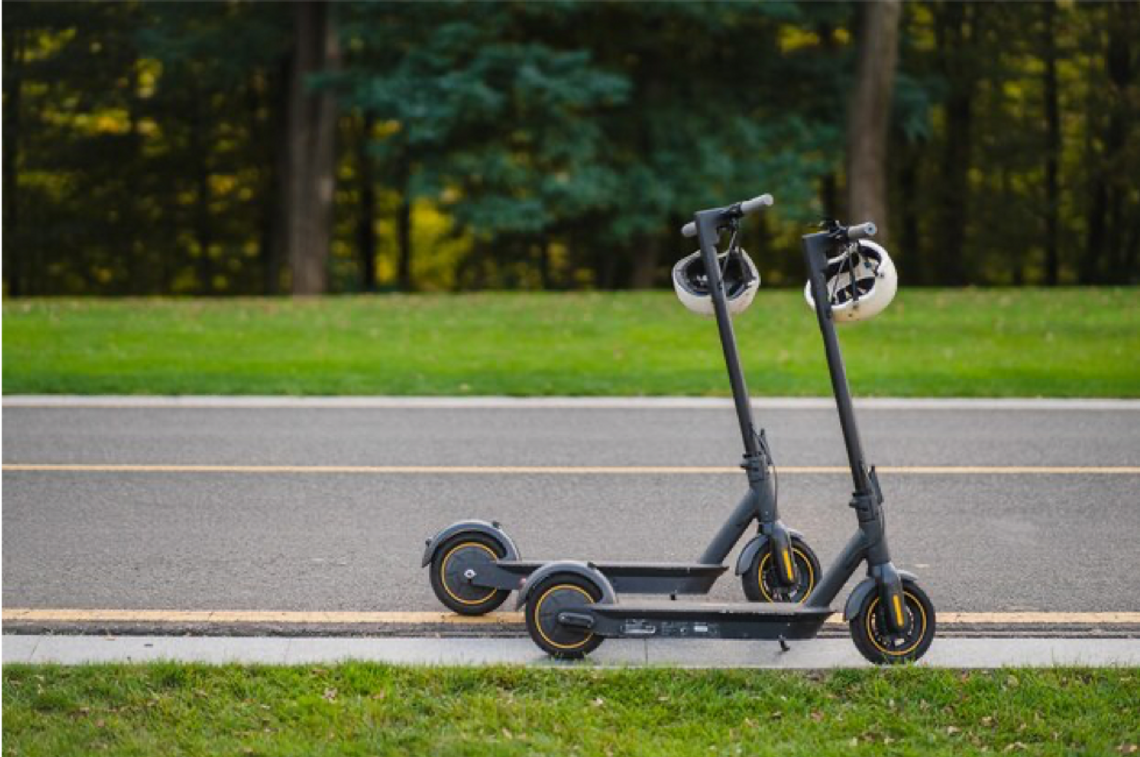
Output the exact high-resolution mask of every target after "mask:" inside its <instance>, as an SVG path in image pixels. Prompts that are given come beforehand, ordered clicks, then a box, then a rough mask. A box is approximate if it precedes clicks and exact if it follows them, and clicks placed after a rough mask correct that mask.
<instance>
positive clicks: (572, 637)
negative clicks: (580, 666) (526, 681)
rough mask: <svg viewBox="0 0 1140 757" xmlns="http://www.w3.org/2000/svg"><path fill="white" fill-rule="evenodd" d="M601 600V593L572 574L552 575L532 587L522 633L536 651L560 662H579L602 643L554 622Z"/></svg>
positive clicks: (589, 633)
mask: <svg viewBox="0 0 1140 757" xmlns="http://www.w3.org/2000/svg"><path fill="white" fill-rule="evenodd" d="M601 599H602V590H601V589H600V588H599V587H598V586H597V585H595V584H594V582H593V581H590V580H589V579H588V578H585V577H583V576H580V575H576V574H574V573H555V574H554V575H552V576H550V577H549V578H547V579H545V580H544V581H543V582H542V583H541V584H539V585H538V586H536V587H534V590H533V591H531V593H530V595H529V596H528V597H527V602H526V613H525V614H526V630H527V632H528V633H530V638H531V640H532V641H534V643H535V644H537V645H538V647H539V649H541V650H542V651H544V652H546V653H547V654H548V655H550V656H551V657H556V658H558V659H560V660H580V659H582V658H583V657H585V656H586V655H588V654H589V653H590V652H593V651H594V650H595V649H597V648H598V647H599V646H600V645H601V643H602V641H603V640H604V639H603V638H602V637H601V636H598V635H597V634H595V633H593V632H592V631H589V630H587V629H584V628H573V627H570V626H566V625H563V624H561V623H559V622H558V614H559V613H561V612H563V611H565V610H571V609H573V608H575V607H581V606H583V605H592V604H594V603H596V602H598V601H600V600H601Z"/></svg>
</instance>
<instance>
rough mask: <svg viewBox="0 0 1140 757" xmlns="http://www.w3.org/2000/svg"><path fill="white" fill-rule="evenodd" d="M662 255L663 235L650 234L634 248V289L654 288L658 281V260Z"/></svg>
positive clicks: (631, 283)
mask: <svg viewBox="0 0 1140 757" xmlns="http://www.w3.org/2000/svg"><path fill="white" fill-rule="evenodd" d="M660 257H661V237H659V236H658V235H656V234H648V235H646V236H645V237H643V238H642V239H641V241H640V243H639V244H637V246H636V247H635V248H634V250H633V276H632V277H631V279H630V286H631V287H632V288H633V289H652V288H653V285H654V284H656V283H657V260H658V258H660Z"/></svg>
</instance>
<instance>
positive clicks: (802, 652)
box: [3, 635, 1140, 670]
mask: <svg viewBox="0 0 1140 757" xmlns="http://www.w3.org/2000/svg"><path fill="white" fill-rule="evenodd" d="M3 658H4V663H5V664H11V663H30V664H43V663H55V664H62V665H80V664H90V663H144V662H154V661H158V660H166V661H174V662H183V663H205V664H213V665H220V664H230V663H237V664H265V665H312V664H318V663H319V664H331V663H336V662H343V661H346V660H359V661H364V662H375V663H387V664H397V665H528V666H558V667H599V666H602V667H611V666H614V667H629V666H633V667H649V666H654V667H684V668H773V669H791V670H796V669H801V670H802V669H821V668H857V667H868V666H869V664H868V663H867V662H866V661H865V660H863V658H862V657H861V656H860V655H859V653H858V652H857V651H856V650H855V648H854V647H853V646H852V644H851V642H850V640H847V639H816V640H813V641H806V642H799V643H793V644H792V647H791V650H790V651H788V652H781V651H780V647H779V646H778V645H777V644H776V643H775V642H756V641H719V642H717V641H708V640H701V641H693V640H681V641H678V640H668V639H657V640H647V641H640V640H638V641H619V642H613V641H611V642H607V643H605V644H603V645H602V646H601V648H600V649H598V651H597V652H595V653H594V654H593V655H591V657H590V659H589V660H587V661H586V662H584V663H578V664H571V665H564V664H559V663H555V662H553V661H551V660H550V659H549V658H547V657H546V656H545V655H543V654H542V653H541V652H540V651H539V650H538V649H537V648H536V647H535V646H534V644H532V643H531V641H530V640H529V639H470V638H467V639H422V638H384V639H361V638H333V639H327V638H325V639H322V638H300V637H293V638H289V637H242V638H234V637H171V636H123V637H95V636H15V635H7V636H4V637H3ZM920 664H921V665H923V666H927V667H946V668H999V667H1007V666H1027V667H1053V666H1061V665H1064V666H1073V665H1077V666H1090V667H1121V666H1128V667H1135V666H1140V639H1040V638H1034V639H1022V638H1016V639H1011V638H974V639H938V640H936V641H935V643H934V646H932V647H931V649H930V652H929V653H928V654H927V656H926V657H925V658H924V659H923V661H922V662H921V663H920Z"/></svg>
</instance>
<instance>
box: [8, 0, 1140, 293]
mask: <svg viewBox="0 0 1140 757" xmlns="http://www.w3.org/2000/svg"><path fill="white" fill-rule="evenodd" d="M1053 7H1054V6H1046V5H1044V4H1005V5H1002V4H990V3H939V2H918V3H907V4H905V8H904V19H903V26H902V29H901V40H902V41H901V50H900V63H899V71H898V74H897V76H896V86H895V93H894V104H893V129H892V136H891V149H890V154H889V168H890V172H891V173H890V176H891V182H890V186H891V214H890V215H891V217H890V218H887V219H876V220H879V221H881V222H882V223H883V225H884V226H886V227H888V228H889V229H890V231H891V232H892V239H893V244H894V249H895V250H896V251H897V253H898V254H897V257H898V262H899V263H900V270H901V272H902V276H903V279H904V281H906V282H908V283H912V282H917V283H947V282H949V283H1002V284H1018V283H1038V282H1041V281H1042V280H1043V278H1044V276H1045V267H1046V256H1047V250H1048V249H1050V248H1051V247H1052V246H1054V245H1052V244H1051V240H1052V239H1053V237H1050V235H1049V232H1048V228H1049V225H1048V223H1047V222H1046V221H1045V219H1046V217H1048V216H1049V215H1050V214H1051V213H1054V212H1055V213H1056V216H1057V224H1058V226H1057V233H1056V237H1055V240H1056V244H1055V247H1056V248H1057V250H1058V254H1059V276H1060V280H1061V281H1062V282H1068V283H1073V282H1080V283H1092V282H1109V283H1113V282H1115V283H1128V282H1134V281H1136V276H1137V271H1138V270H1140V265H1138V264H1140V223H1138V220H1137V219H1140V189H1137V187H1136V184H1135V182H1134V181H1132V180H1131V178H1132V177H1133V176H1135V175H1137V174H1140V129H1137V127H1136V124H1137V123H1140V48H1137V46H1136V45H1134V44H1131V40H1134V39H1135V38H1136V37H1137V36H1138V35H1140V8H1138V7H1137V6H1136V5H1135V4H1130V3H1103V4H1101V3H1096V4H1093V3H1063V4H1058V5H1057V6H1055V11H1054V13H1055V17H1054V21H1053V22H1052V23H1053V24H1054V27H1053V32H1050V31H1049V28H1048V27H1047V20H1046V19H1047V12H1046V11H1047V10H1048V9H1049V8H1053ZM860 8H861V6H860V5H859V4H857V3H790V2H766V3H749V4H745V3H731V2H723V3H701V4H689V3H654V4H639V3H594V2H576V1H574V0H566V1H565V2H551V3H522V2H514V3H476V4H459V3H387V2H384V3H339V4H337V7H336V14H335V15H336V17H337V19H336V23H337V25H338V28H339V36H340V42H341V45H340V47H341V51H342V61H341V65H340V67H339V69H337V70H330V71H326V72H325V73H323V74H320V75H317V76H314V77H312V79H311V80H310V81H309V86H311V87H314V88H316V87H327V88H331V89H332V91H334V92H335V93H336V94H337V97H338V99H339V101H340V106H341V113H342V125H341V129H340V133H339V153H338V156H339V157H338V161H339V170H338V176H339V179H340V181H339V186H338V189H337V193H336V196H335V197H336V219H337V225H336V229H335V232H334V233H335V239H334V244H333V250H334V259H333V260H332V261H330V267H331V269H332V272H333V281H334V282H335V283H336V286H337V287H338V288H339V289H340V290H344V291H354V290H358V289H360V288H362V287H370V286H371V285H373V284H375V283H376V282H375V281H373V282H362V281H361V276H362V272H363V271H364V270H367V269H368V268H369V266H368V265H366V264H365V261H364V260H363V257H365V256H371V258H370V260H369V261H367V262H369V263H371V264H372V268H374V269H375V271H376V272H377V275H378V276H379V278H380V283H381V284H382V285H391V284H393V283H395V282H394V279H395V276H396V274H395V272H396V270H397V268H398V266H397V264H396V260H397V258H398V257H399V256H400V255H404V256H406V257H408V258H409V259H410V265H411V270H412V271H413V272H414V277H413V278H416V279H418V281H417V282H416V283H418V284H419V285H420V286H422V287H424V288H428V289H441V288H457V289H463V288H511V287H522V288H536V287H544V288H582V287H600V288H616V287H626V286H630V285H631V284H633V285H639V286H640V285H647V284H656V285H661V284H662V283H664V282H665V281H666V280H667V272H668V269H669V267H670V264H671V263H672V262H673V260H675V259H676V257H678V256H679V255H680V254H681V253H683V252H685V251H687V249H688V248H687V245H686V244H685V243H683V242H681V240H679V239H678V238H677V236H676V227H677V226H678V225H679V224H681V223H683V222H684V221H685V220H687V219H688V218H689V217H690V216H691V214H692V212H693V211H694V210H695V209H698V208H702V207H708V206H712V205H717V204H722V203H725V202H729V201H732V200H736V199H741V198H744V197H747V196H752V195H755V194H757V193H759V192H762V191H768V192H772V193H773V194H774V195H775V196H776V199H777V207H776V208H775V209H774V210H773V211H772V212H770V213H767V214H765V217H764V218H763V219H762V220H760V221H758V222H757V223H756V224H754V225H753V226H752V227H751V229H750V230H749V231H748V232H747V237H746V238H745V243H746V246H747V247H749V249H753V250H755V249H757V248H759V249H760V250H773V251H777V252H778V253H779V254H776V255H765V256H762V257H763V259H764V263H763V266H764V268H763V270H762V273H763V274H764V276H765V279H766V280H767V281H768V282H770V283H780V284H785V283H788V284H791V283H795V282H796V281H798V280H799V279H800V274H799V265H798V256H797V255H796V254H795V253H796V246H797V238H798V235H799V234H800V233H802V231H803V230H804V228H805V226H806V224H807V223H809V222H812V221H814V220H815V219H816V218H818V217H819V216H821V215H823V214H824V213H834V214H838V215H843V213H844V208H843V207H842V205H843V204H842V202H840V200H839V198H840V197H841V196H842V191H841V190H842V187H843V184H844V181H845V178H844V175H843V172H844V165H845V154H844V152H845V123H846V112H847V108H848V98H849V96H850V93H851V92H852V91H853V77H854V73H853V71H854V60H855V55H854V53H855V50H856V44H857V35H858V26H859V19H860V14H861V11H860ZM292 36H293V24H292V9H291V6H289V5H288V4H278V3H236V2H234V3H213V4H193V3H158V2H145V1H142V2H140V1H139V0H135V1H134V2H123V3H79V2H64V3H50V4H42V3H16V4H13V5H12V6H11V7H10V8H9V9H8V14H7V18H6V20H5V26H4V56H5V60H4V127H5V128H4V135H5V136H4V189H5V191H4V198H5V199H4V223H3V234H4V243H5V244H4V249H5V266H4V281H5V285H6V291H7V293H8V294H10V295H26V294H33V295H34V294H81V293H97V294H143V293H177V294H183V293H200V294H232V293H245V294H256V293H264V292H274V291H277V290H278V289H279V285H280V283H281V281H282V275H283V272H284V269H285V267H286V261H284V260H283V259H282V257H283V256H282V233H283V232H282V224H283V213H282V210H281V206H282V203H281V197H282V194H283V192H284V190H285V187H283V186H282V173H281V166H282V155H283V151H284V150H286V149H287V147H288V145H289V140H290V135H289V134H288V133H287V128H286V118H285V113H286V111H287V109H288V104H289V103H288V98H287V94H288V90H287V87H286V84H287V81H288V73H289V66H290V62H291V60H292V55H293V47H294V41H293V39H292ZM1050 58H1053V59H1055V60H1056V64H1057V65H1056V69H1057V77H1058V92H1059V95H1058V105H1059V108H1060V113H1061V118H1060V129H1061V134H1060V146H1059V150H1058V154H1057V155H1052V152H1053V150H1052V148H1050V147H1049V146H1048V145H1047V143H1046V134H1045V126H1044V112H1045V107H1046V102H1045V100H1046V97H1045V94H1046V93H1045V90H1044V83H1043V82H1044V77H1043V70H1044V66H1045V61H1046V60H1047V59H1050ZM1050 157H1052V158H1055V159H1056V160H1057V162H1058V165H1059V172H1060V184H1059V189H1058V192H1057V194H1056V196H1053V194H1051V193H1050V191H1049V190H1047V188H1046V182H1045V167H1044V166H1045V163H1046V159H1047V158H1050ZM363 184H367V185H368V186H369V187H370V188H371V190H372V191H371V192H365V191H364V190H363V187H362V185H363ZM403 217H406V218H409V219H410V227H411V228H410V229H408V230H407V232H406V233H403V234H402V232H401V230H402V229H404V228H405V226H404V225H403V224H402V221H401V220H400V219H401V218H403ZM424 225H427V226H429V227H430V233H425V232H424V231H423V230H422V228H420V227H422V226H424ZM441 229H442V230H441ZM401 234H402V235H401ZM425 238H426V239H428V240H430V241H428V242H425V241H424V240H425ZM425 244H430V245H431V246H430V247H427V246H425ZM413 250H414V256H413V254H412V253H413Z"/></svg>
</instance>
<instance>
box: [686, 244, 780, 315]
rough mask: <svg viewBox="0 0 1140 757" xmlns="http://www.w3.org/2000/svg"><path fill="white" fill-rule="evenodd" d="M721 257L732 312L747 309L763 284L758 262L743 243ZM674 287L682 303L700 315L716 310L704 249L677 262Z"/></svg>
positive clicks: (722, 273)
mask: <svg viewBox="0 0 1140 757" xmlns="http://www.w3.org/2000/svg"><path fill="white" fill-rule="evenodd" d="M717 260H719V261H720V269H721V279H723V280H724V293H725V296H726V297H727V299H728V313H729V315H736V314H737V313H743V312H744V311H745V310H747V309H748V306H749V305H751V304H752V298H753V297H755V296H756V290H757V289H759V288H760V272H759V271H757V270H756V264H755V263H753V262H752V258H750V257H748V253H746V252H745V251H744V250H742V249H740V248H739V247H737V248H735V249H732V250H729V251H728V252H726V253H724V254H722V255H718V256H717ZM673 289H674V290H676V292H677V299H679V300H680V301H681V304H682V305H684V306H685V307H687V308H688V309H689V310H691V311H693V312H694V313H696V314H697V315H706V316H712V315H715V314H716V311H715V310H714V309H713V301H712V295H710V294H709V280H708V276H707V275H706V274H705V261H704V259H703V258H702V257H701V253H700V250H698V251H697V252H694V253H693V254H692V255H689V256H688V257H685V258H682V259H681V260H679V261H678V262H677V265H675V266H673Z"/></svg>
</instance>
